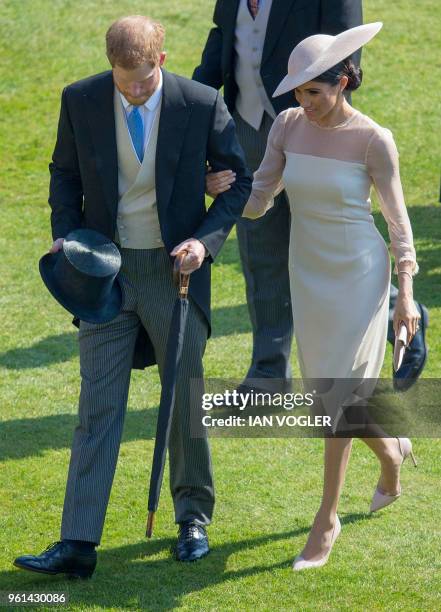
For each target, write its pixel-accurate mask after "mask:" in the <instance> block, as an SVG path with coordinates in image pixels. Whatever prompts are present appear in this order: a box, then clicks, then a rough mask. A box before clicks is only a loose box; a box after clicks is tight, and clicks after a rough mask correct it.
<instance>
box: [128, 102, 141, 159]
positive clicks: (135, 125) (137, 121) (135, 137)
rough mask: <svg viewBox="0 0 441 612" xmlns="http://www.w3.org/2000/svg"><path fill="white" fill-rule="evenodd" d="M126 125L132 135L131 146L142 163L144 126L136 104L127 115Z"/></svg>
mask: <svg viewBox="0 0 441 612" xmlns="http://www.w3.org/2000/svg"><path fill="white" fill-rule="evenodd" d="M127 125H128V126H129V132H130V136H131V137H132V142H133V146H134V147H135V151H136V155H137V156H138V159H139V161H140V162H141V163H142V160H143V158H144V126H143V123H142V117H141V113H140V112H139V108H138V107H137V106H134V107H133V110H132V112H131V113H130V114H129V116H128V117H127Z"/></svg>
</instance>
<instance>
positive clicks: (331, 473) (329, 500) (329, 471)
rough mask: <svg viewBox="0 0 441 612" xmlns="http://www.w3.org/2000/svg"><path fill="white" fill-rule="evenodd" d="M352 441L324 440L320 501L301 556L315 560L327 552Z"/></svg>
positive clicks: (343, 439) (349, 439) (341, 439)
mask: <svg viewBox="0 0 441 612" xmlns="http://www.w3.org/2000/svg"><path fill="white" fill-rule="evenodd" d="M351 447H352V438H325V460H324V482H323V498H322V502H321V504H320V508H319V510H318V512H317V514H316V516H315V519H314V523H313V525H312V528H311V531H310V533H309V537H308V541H307V542H306V545H305V548H304V549H303V551H302V553H301V556H302V557H303V558H304V559H306V560H307V561H310V560H318V559H320V558H321V557H323V556H324V555H326V553H327V552H328V551H329V549H330V547H331V543H332V534H333V530H334V525H335V522H336V515H337V507H338V502H339V499H340V494H341V490H342V488H343V484H344V480H345V474H346V468H347V465H348V461H349V457H350V454H351Z"/></svg>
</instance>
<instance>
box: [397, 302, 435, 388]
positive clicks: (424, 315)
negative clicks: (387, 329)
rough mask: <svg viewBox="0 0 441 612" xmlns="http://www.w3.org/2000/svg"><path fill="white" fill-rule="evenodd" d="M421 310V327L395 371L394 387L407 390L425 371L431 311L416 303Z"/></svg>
mask: <svg viewBox="0 0 441 612" xmlns="http://www.w3.org/2000/svg"><path fill="white" fill-rule="evenodd" d="M416 305H417V308H418V310H419V311H420V315H421V319H420V323H419V325H420V328H419V330H418V331H417V333H416V334H415V336H414V337H413V339H412V342H411V343H410V344H409V346H408V347H407V349H406V351H405V353H404V357H403V363H402V364H401V367H400V369H399V370H397V371H396V372H394V389H395V390H396V391H407V389H410V387H411V386H412V385H413V384H414V383H415V382H416V381H417V379H418V377H419V375H420V374H421V372H422V371H423V368H424V366H425V363H426V360H427V347H426V329H427V327H428V326H429V313H428V312H427V308H426V307H425V306H423V304H418V303H417V304H416Z"/></svg>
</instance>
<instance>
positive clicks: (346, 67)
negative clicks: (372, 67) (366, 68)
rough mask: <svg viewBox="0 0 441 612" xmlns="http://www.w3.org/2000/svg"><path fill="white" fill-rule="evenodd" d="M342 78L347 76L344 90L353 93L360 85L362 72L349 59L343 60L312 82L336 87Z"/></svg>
mask: <svg viewBox="0 0 441 612" xmlns="http://www.w3.org/2000/svg"><path fill="white" fill-rule="evenodd" d="M342 76H347V77H348V79H349V80H348V84H347V86H346V90H347V91H355V90H356V89H358V88H359V87H360V85H361V81H362V80H363V71H362V69H361V68H359V67H357V66H356V65H355V64H354V62H353V61H352V60H351V59H345V60H343V61H342V62H339V63H338V64H336V65H335V66H333V67H332V68H330V69H329V70H326V72H323V73H322V74H321V75H320V76H318V77H315V78H314V79H312V80H313V81H319V82H321V83H329V84H330V85H337V83H338V82H339V81H340V79H341V77H342Z"/></svg>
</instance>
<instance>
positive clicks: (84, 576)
mask: <svg viewBox="0 0 441 612" xmlns="http://www.w3.org/2000/svg"><path fill="white" fill-rule="evenodd" d="M13 565H14V566H15V567H18V569H22V570H25V571H27V572H34V573H36V574H47V575H49V576H56V575H57V574H65V575H66V576H67V577H68V578H81V579H82V580H87V579H88V578H92V575H93V572H92V573H87V574H81V573H78V572H75V573H74V572H57V571H53V572H51V571H49V570H41V569H37V568H34V567H29V566H27V565H19V564H18V563H15V562H14V563H13Z"/></svg>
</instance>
